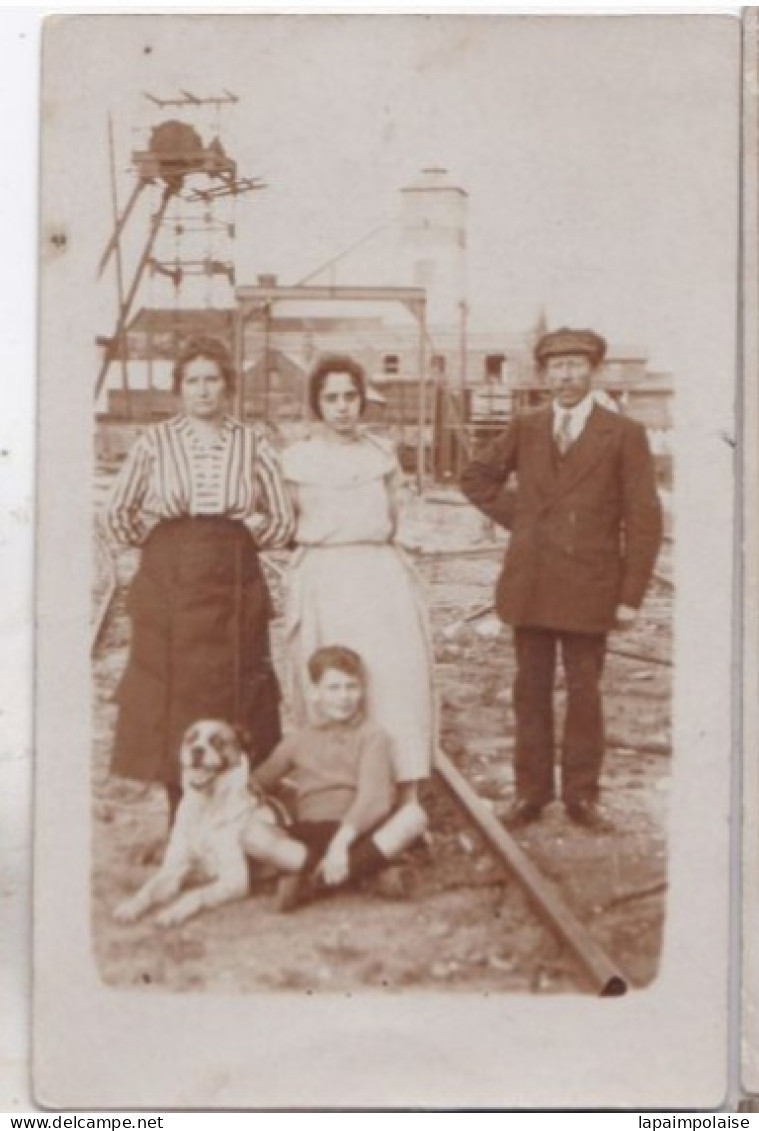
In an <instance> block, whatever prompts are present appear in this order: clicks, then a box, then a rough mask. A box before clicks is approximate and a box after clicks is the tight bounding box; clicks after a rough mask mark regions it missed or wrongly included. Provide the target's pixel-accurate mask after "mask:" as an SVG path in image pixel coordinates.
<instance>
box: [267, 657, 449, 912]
mask: <svg viewBox="0 0 759 1131" xmlns="http://www.w3.org/2000/svg"><path fill="white" fill-rule="evenodd" d="M308 672H309V676H310V678H311V684H312V698H313V703H314V706H315V708H316V713H317V716H318V721H317V722H316V723H315V724H314V725H311V726H307V727H304V728H303V729H302V730H299V731H296V732H295V733H294V734H291V735H289V736H288V737H286V738H285V739H283V740H282V742H280V743H279V745H278V746H277V747H276V749H275V750H274V751H273V752H272V753H271V754H270V755H269V757H268V758H267V759H266V761H265V762H264V763H262V765H260V766H259V767H258V768H257V769H256V770H255V772H254V773H253V780H254V781H255V782H256V784H257V785H259V786H261V788H262V789H264V790H269V789H270V788H271V787H272V786H273V785H275V784H276V783H277V782H278V781H280V780H281V779H282V778H283V777H285V776H288V777H289V778H290V779H291V780H292V782H293V785H294V788H295V823H294V824H292V825H290V826H289V827H288V828H287V830H282V829H274V828H262V829H260V830H257V831H256V832H255V834H254V840H246V843H245V849H246V851H247V852H248V854H249V855H250V856H252V857H253V858H254V859H257V860H260V861H264V862H266V863H269V864H273V865H274V866H275V867H277V868H279V870H280V871H283V872H286V873H290V875H288V876H286V877H283V879H282V880H281V881H280V887H279V892H278V900H277V902H278V907H279V910H281V911H287V910H290V909H291V908H292V907H293V906H295V904H296V903H297V902H298V899H299V898H300V897H301V895H302V894H303V888H304V886H305V884H304V881H305V880H306V878H309V877H311V878H313V877H316V878H317V879H318V881H319V882H321V883H323V884H325V885H327V886H328V887H334V886H337V885H338V884H342V883H344V882H345V881H346V880H353V879H357V878H358V877H359V876H365V875H369V874H370V873H372V872H376V871H378V870H379V869H380V868H382V867H384V866H385V865H386V864H387V863H388V862H389V861H390V860H391V859H392V858H393V857H395V856H397V855H398V853H400V852H401V851H403V849H404V848H406V847H408V845H409V844H411V843H412V842H413V841H414V840H416V838H417V837H418V836H420V835H421V834H422V833H423V832H424V829H425V827H426V823H427V819H426V815H425V813H424V810H423V809H422V807H421V806H420V805H419V804H418V803H417V802H416V801H410V802H408V803H406V804H404V805H402V806H400V807H399V808H398V809H396V810H395V812H393V809H394V806H395V800H396V799H395V780H394V775H393V763H392V757H391V749H392V747H391V742H392V740H391V738H390V736H389V735H388V734H386V733H385V731H383V730H382V729H381V728H380V727H378V726H377V725H376V724H375V723H371V722H369V721H368V720H367V719H366V718H365V716H364V696H365V690H366V677H365V672H364V666H363V664H362V661H361V658H360V656H358V655H357V654H356V653H355V652H353V651H351V649H349V648H343V647H339V646H334V647H329V648H320V649H319V650H318V651H316V652H314V654H313V655H312V656H311V658H310V660H309V662H308Z"/></svg>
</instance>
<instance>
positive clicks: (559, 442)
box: [556, 412, 574, 456]
mask: <svg viewBox="0 0 759 1131" xmlns="http://www.w3.org/2000/svg"><path fill="white" fill-rule="evenodd" d="M573 442H574V437H573V436H572V413H571V412H563V413H562V414H561V417H560V419H559V426H558V428H557V429H556V447H557V448H558V449H559V454H560V455H562V456H565V455H566V454H567V452H568V451H569V449H570V447H571V446H572V443H573Z"/></svg>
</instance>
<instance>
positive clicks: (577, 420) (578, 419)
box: [553, 393, 595, 439]
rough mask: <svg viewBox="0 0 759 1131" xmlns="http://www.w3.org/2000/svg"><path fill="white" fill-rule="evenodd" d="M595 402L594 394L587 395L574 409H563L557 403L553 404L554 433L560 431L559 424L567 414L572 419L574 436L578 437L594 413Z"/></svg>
mask: <svg viewBox="0 0 759 1131" xmlns="http://www.w3.org/2000/svg"><path fill="white" fill-rule="evenodd" d="M594 404H595V400H594V397H593V394H592V393H586V395H585V396H584V397H583V398H582V400H581V401H578V403H577V404H576V405H574V406H573V407H572V408H562V407H561V405H560V404H557V402H556V401H554V402H553V429H554V432H555V431H556V430H557V429H558V427H559V424H560V423H561V421H562V420H563V419H564V415H565V414H567V415H569V417H570V418H571V421H572V424H571V429H572V436H573V437H574V438H575V439H577V437H578V436H579V435H580V433H581V432H582V430H583V428H584V427H585V425H586V424H587V423H588V417H589V416H590V414H591V412H592V411H593V405H594Z"/></svg>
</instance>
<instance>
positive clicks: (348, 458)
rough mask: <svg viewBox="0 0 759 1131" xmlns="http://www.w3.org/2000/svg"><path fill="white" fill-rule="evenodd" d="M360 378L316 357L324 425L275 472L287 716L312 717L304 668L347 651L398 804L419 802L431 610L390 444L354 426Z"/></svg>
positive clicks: (347, 362)
mask: <svg viewBox="0 0 759 1131" xmlns="http://www.w3.org/2000/svg"><path fill="white" fill-rule="evenodd" d="M366 399H367V396H366V376H365V374H364V371H363V369H362V367H361V366H360V365H359V364H358V363H357V362H356V361H354V360H353V359H352V358H350V357H345V356H342V355H332V356H329V357H325V358H323V359H322V360H321V361H320V362H319V363H318V364H317V365H316V367H315V369H314V370H313V372H312V373H311V376H310V379H309V403H310V406H311V410H312V412H313V414H314V416H315V417H316V419H317V421H318V422H319V423H318V425H317V426H316V427H315V428H314V431H313V434H312V435H311V436H310V437H309V438H308V439H305V440H301V441H298V442H296V443H295V444H293V445H292V446H291V447H290V448H288V449H287V450H286V451H285V452H284V454H283V457H282V470H283V475H284V478H285V481H286V483H287V486H288V488H289V490H290V492H291V498H292V500H293V504H294V509H295V514H296V535H295V541H296V543H297V549H296V553H295V555H294V558H293V562H292V567H291V571H290V579H289V593H288V608H287V618H286V635H287V645H288V659H289V668H290V675H291V680H290V682H291V692H292V699H293V706H294V709H295V713H296V716H297V718H298V721H299V723H301V724H303V723H304V722H305V721H307V720H308V719H309V714H310V712H309V701H308V690H309V679H308V670H307V663H308V658H309V656H310V655H312V654H313V652H315V651H316V649H317V648H322V647H325V646H327V645H333V644H339V645H343V646H345V647H348V648H352V649H353V650H354V651H355V652H357V653H358V654H359V655H360V656H361V658H362V659H363V661H364V664H365V666H366V669H367V673H368V714H369V716H370V717H371V718H373V719H375V720H376V722H377V723H379V724H380V725H381V726H382V727H384V728H385V730H387V731H388V732H389V734H390V736H391V738H392V739H393V743H394V759H395V770H396V779H397V782H398V784H399V800H400V801H407V800H412V799H416V796H417V789H418V784H419V782H421V781H422V780H424V779H425V778H427V777H428V776H429V773H430V767H431V764H432V755H433V749H434V742H435V709H434V693H433V670H432V662H433V658H432V647H431V641H430V632H429V628H428V618H427V609H426V604H425V601H424V599H423V597H422V595H421V592H420V586H419V581H418V578H417V576H416V574H415V572H414V569H413V567H412V565H411V563H410V562H409V561H408V560H407V559H406V556H405V555H404V553H403V552H402V550H401V549H400V548H399V547H398V546H396V544H395V541H394V539H395V534H396V528H397V521H398V509H397V499H396V491H397V487H398V482H399V477H400V467H399V464H398V460H397V457H396V454H395V451H394V449H393V447H392V445H391V444H390V443H389V442H388V441H386V440H385V439H384V438H380V437H377V436H375V435H372V434H371V433H370V432H368V431H366V430H365V428H364V427H363V426H362V424H361V417H362V415H363V412H364V408H365V406H366Z"/></svg>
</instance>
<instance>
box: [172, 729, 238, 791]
mask: <svg viewBox="0 0 759 1131" xmlns="http://www.w3.org/2000/svg"><path fill="white" fill-rule="evenodd" d="M245 751H246V743H245V739H244V736H243V734H242V732H241V731H240V730H239V729H238V728H237V727H234V726H232V725H231V724H230V723H227V722H224V720H222V719H199V720H198V721H197V722H195V723H193V724H192V725H191V726H189V727H188V728H187V730H186V731H185V735H184V738H183V739H182V745H181V747H180V749H179V762H180V766H181V769H182V787H183V788H184V789H187V788H190V789H195V790H209V789H211V788H212V787H213V785H214V783H215V782H216V781H217V780H218V778H219V777H220V775H222V774H226V773H227V772H228V771H230V770H240V769H244V771H245V774H246V775H247V758H246V756H245Z"/></svg>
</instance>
